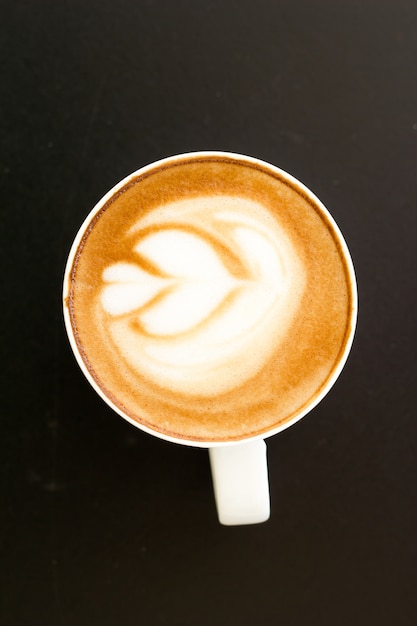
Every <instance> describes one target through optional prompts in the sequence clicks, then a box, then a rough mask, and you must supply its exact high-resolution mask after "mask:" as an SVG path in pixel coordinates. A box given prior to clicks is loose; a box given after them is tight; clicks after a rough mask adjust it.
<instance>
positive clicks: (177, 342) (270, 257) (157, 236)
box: [99, 196, 305, 396]
mask: <svg viewBox="0 0 417 626" xmlns="http://www.w3.org/2000/svg"><path fill="white" fill-rule="evenodd" d="M126 237H128V238H129V241H132V245H131V251H130V252H131V253H130V254H129V256H128V258H126V257H125V256H124V257H123V258H120V259H118V260H116V261H115V262H112V263H111V264H109V265H108V266H107V267H105V269H104V271H103V273H102V287H101V291H100V295H99V306H100V307H101V311H102V319H103V323H104V325H105V335H106V337H108V339H109V341H111V343H112V345H113V348H115V349H116V350H117V352H118V354H119V356H120V358H121V359H122V361H123V362H124V363H125V364H126V366H128V367H129V368H130V369H131V370H133V371H134V372H136V373H137V374H139V375H140V376H141V377H144V378H145V379H148V380H150V381H152V382H153V383H155V384H157V385H158V386H160V387H163V388H166V389H169V390H170V391H173V392H179V393H182V394H191V395H194V396H198V395H203V396H213V395H218V394H219V393H223V392H228V391H230V390H232V389H235V388H237V387H238V386H240V385H241V384H243V383H244V382H245V381H247V380H248V379H250V378H251V377H252V376H254V375H256V373H257V372H258V371H259V370H260V369H261V368H262V366H263V365H264V364H265V363H266V362H267V361H268V360H269V359H270V358H271V356H272V354H273V352H274V351H275V350H276V347H277V345H278V344H279V342H280V341H282V340H283V339H284V338H285V335H286V332H287V330H288V328H289V326H290V325H291V322H292V319H293V317H294V315H295V313H296V312H297V309H298V306H299V303H300V301H301V297H302V293H303V289H304V282H305V278H304V272H303V264H302V261H301V260H300V259H299V258H298V256H297V253H296V251H295V249H294V247H293V245H292V243H291V241H290V239H289V237H288V235H287V234H286V233H285V231H284V229H281V228H280V226H279V223H278V222H277V220H276V219H275V218H273V217H272V216H271V214H270V213H269V212H268V211H267V210H266V209H265V208H264V207H263V206H262V205H261V204H259V203H257V202H255V201H252V200H248V199H245V198H240V197H236V196H206V197H198V198H187V199H184V200H180V201H174V202H171V203H168V204H165V205H163V206H161V207H158V208H155V209H153V210H152V211H150V212H149V213H146V214H145V215H144V216H143V217H141V218H140V219H139V220H138V221H137V222H136V223H135V224H134V226H133V227H129V228H127V232H126Z"/></svg>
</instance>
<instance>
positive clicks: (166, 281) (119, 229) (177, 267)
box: [64, 153, 355, 445]
mask: <svg viewBox="0 0 417 626" xmlns="http://www.w3.org/2000/svg"><path fill="white" fill-rule="evenodd" d="M352 277H353V271H352V269H351V266H350V265H349V260H348V253H347V251H346V250H345V248H344V247H343V242H342V239H341V236H340V234H339V233H338V232H337V227H336V226H335V225H334V223H333V222H332V220H331V218H330V216H329V215H328V213H327V211H326V210H325V209H324V207H323V206H322V205H321V204H320V202H319V201H318V200H317V198H315V197H314V196H313V195H312V194H310V192H308V190H306V189H305V188H304V187H303V186H302V185H300V184H299V183H297V181H295V180H294V179H292V178H291V177H290V176H288V175H286V174H285V173H283V172H281V171H280V170H277V169H276V168H274V167H272V166H270V165H268V164H265V163H262V162H261V161H258V160H254V159H250V158H248V157H240V156H239V155H230V154H227V153H197V154H191V155H183V156H178V157H172V158H170V159H166V160H163V161H160V162H158V163H155V164H153V165H151V166H148V167H147V168H144V169H142V170H140V171H139V172H136V173H135V174H132V175H131V176H130V177H128V178H127V179H125V180H124V181H122V183H120V184H119V185H117V186H116V187H115V188H114V189H113V190H112V191H111V192H109V194H107V196H105V197H104V198H103V200H101V201H100V202H99V203H98V205H97V206H96V207H95V209H94V210H93V211H92V213H91V214H90V216H89V217H88V218H87V220H86V222H85V224H84V226H83V227H82V229H81V230H80V233H79V235H78V236H77V238H76V240H75V242H74V246H73V250H72V253H71V255H70V259H69V262H68V266H67V272H66V278H65V292H64V301H65V305H64V310H65V316H66V324H67V329H68V332H69V336H70V339H71V341H72V346H73V348H74V351H75V354H76V356H77V358H78V361H79V363H80V365H81V367H82V369H83V371H84V373H85V374H86V376H87V378H88V379H89V381H90V382H91V383H92V385H93V386H94V388H95V389H96V391H97V392H98V393H99V394H100V395H101V396H102V397H103V398H104V399H105V400H106V402H108V403H109V404H110V406H112V407H113V408H114V409H115V410H116V411H118V412H119V413H120V414H121V415H123V416H124V417H126V418H127V419H129V420H130V421H132V422H134V423H135V424H136V425H138V426H140V427H141V428H144V429H145V430H148V431H150V432H152V433H156V434H159V435H161V436H162V437H167V438H168V439H173V440H174V441H182V442H184V441H185V442H188V443H191V444H195V445H207V443H208V442H215V443H227V442H231V441H241V440H244V439H247V438H251V437H254V436H263V435H264V434H265V433H269V434H270V433H271V432H276V430H277V429H280V428H282V427H284V426H286V425H288V424H289V423H292V421H295V419H298V417H299V416H301V415H302V414H303V412H305V411H306V410H308V409H309V408H311V406H312V405H313V404H314V403H316V402H317V401H318V400H319V399H320V396H322V395H323V393H325V392H326V391H327V389H328V388H329V387H330V386H331V385H332V384H333V382H334V380H335V379H336V377H337V374H338V372H339V371H340V368H341V363H342V361H343V358H344V355H345V354H347V348H348V347H349V342H350V341H351V337H352V328H353V324H354V319H355V316H354V312H355V291H354V284H353V278H352Z"/></svg>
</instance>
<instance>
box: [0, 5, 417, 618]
mask: <svg viewBox="0 0 417 626" xmlns="http://www.w3.org/2000/svg"><path fill="white" fill-rule="evenodd" d="M0 16H1V17H0V29H1V37H0V53H1V68H2V70H1V83H0V90H1V98H0V138H1V152H0V181H1V205H0V208H1V226H2V236H3V243H2V253H3V254H2V275H3V278H2V292H3V299H2V306H1V314H2V321H1V326H0V327H1V334H2V348H3V355H4V356H3V359H2V361H3V373H2V376H1V382H2V392H1V393H2V410H1V423H2V427H1V444H0V445H1V450H0V454H1V456H0V467H1V476H2V482H1V531H2V535H1V537H2V557H1V562H2V569H1V576H2V581H1V585H0V589H1V601H0V623H1V624H4V625H6V626H25V625H34V626H37V625H42V626H49V625H52V626H91V625H100V626H113V625H114V626H116V625H117V626H133V625H135V626H136V625H137V624H147V625H155V626H159V625H169V626H186V625H193V626H194V625H197V626H206V625H207V626H213V625H215V624H220V625H223V624H225V625H226V624H227V625H228V626H229V625H230V626H234V625H236V626H238V625H239V626H246V625H248V626H249V625H250V626H252V625H254V626H255V625H258V624H260V625H265V626H269V625H272V624H274V625H275V624H279V625H283V626H315V625H320V626H321V625H323V624H324V625H327V624H328V625H332V626H333V625H334V624H337V625H338V626H351V625H352V624H354V625H355V626H365V625H366V626H373V625H378V626H411V625H413V624H415V623H417V621H416V620H417V606H416V592H415V588H416V558H417V539H416V526H417V507H416V489H415V487H416V469H417V463H416V453H415V450H416V440H417V437H416V435H417V427H416V382H415V381H416V348H415V332H414V326H415V325H414V318H415V311H416V307H417V303H416V281H415V276H416V263H415V261H416V256H415V239H416V213H417V212H416V198H417V176H416V163H417V158H416V157H417V150H416V145H417V81H416V76H417V73H416V62H417V37H416V25H417V4H416V3H415V1H414V0H410V1H408V0H395V2H394V1H393V0H350V1H334V0H300V1H299V2H295V1H293V0H269V1H268V0H256V2H255V1H253V2H252V1H249V0H236V1H235V0H215V1H214V0H204V1H203V0H201V1H199V0H194V1H193V0H175V1H172V0H164V1H152V0H148V1H145V0H129V1H128V0H118V2H114V1H113V0H112V1H110V0H101V1H99V0H96V1H92V0H83V1H82V0H72V1H71V0H61V1H59V2H56V1H52V0H33V1H30V2H29V1H28V0H23V1H21V2H17V1H15V0H14V1H11V0H0ZM211 149H214V150H227V151H233V152H240V153H243V154H249V155H252V156H256V157H259V158H261V159H264V160H266V161H269V162H271V163H273V164H275V165H277V166H279V167H281V168H282V169H284V170H286V171H288V172H290V173H291V174H293V175H294V176H296V177H297V178H299V179H300V180H301V181H303V182H304V183H305V184H306V185H307V186H308V187H310V188H311V189H312V190H313V191H314V192H315V193H316V194H317V195H318V196H319V198H321V200H322V201H323V202H324V203H325V205H326V206H327V207H328V208H329V209H330V211H331V213H332V214H333V216H334V217H335V219H336V221H337V222H338V224H339V226H340V227H341V229H342V232H343V233H344V235H345V238H346V240H347V242H348V245H349V247H350V250H351V253H352V257H353V259H354V263H355V267H356V271H357V277H358V285H359V301H360V306H359V324H358V328H357V333H356V338H355V342H354V346H353V350H352V353H351V356H350V358H349V360H348V363H347V365H346V368H345V369H344V371H343V373H342V375H341V377H340V379H339V380H338V382H337V383H336V385H335V386H334V388H333V389H332V390H331V392H330V393H329V395H328V396H327V397H326V399H325V400H323V402H322V403H321V404H320V405H319V406H318V407H317V408H316V409H314V410H313V411H312V412H311V413H310V414H309V416H308V417H305V418H304V419H303V420H301V421H300V422H299V423H297V424H296V425H294V426H293V427H291V428H289V429H287V430H286V431H284V432H283V433H281V434H279V435H277V436H275V437H272V438H270V439H269V441H268V455H269V471H270V486H271V501H272V516H271V519H270V520H269V521H268V522H266V523H265V524H261V525H253V526H242V527H223V526H220V525H219V523H218V521H217V517H216V512H215V507H214V500H213V494H212V485H211V478H210V472H209V465H208V459H207V452H206V451H205V450H200V449H196V448H190V447H187V446H179V445H176V444H172V443H168V442H164V441H161V440H159V439H157V438H153V437H151V436H149V435H147V434H145V433H143V432H142V431H140V430H138V429H136V428H135V427H133V426H131V425H130V424H128V423H127V422H125V421H124V420H123V419H122V418H120V417H118V416H117V415H115V414H114V413H113V412H112V411H111V410H110V409H109V408H108V407H107V406H106V405H105V404H104V403H103V402H102V401H101V400H100V399H99V398H98V396H97V395H96V394H95V392H94V391H93V390H92V389H91V388H90V386H89V384H88V383H87V382H86V380H85V379H84V377H83V375H82V374H81V372H80V371H79V369H78V366H77V365H76V363H75V360H74V358H73V355H72V353H71V351H70V348H69V345H68V342H67V338H66V335H65V331H64V327H63V321H62V314H61V282H62V274H63V268H64V264H65V260H66V256H67V254H68V251H69V247H70V245H71V243H72V240H73V238H74V236H75V233H76V231H77V229H78V227H79V226H80V224H81V222H82V221H83V219H84V217H85V216H86V214H87V213H88V212H89V211H90V209H91V208H92V207H93V205H94V204H95V202H96V201H97V200H98V199H99V198H100V197H101V196H102V195H104V193H105V192H107V190H108V189H110V188H111V187H112V186H113V185H114V184H115V183H116V182H118V181H119V180H120V179H122V178H123V177H125V176H126V175H127V174H129V173H130V172H132V171H134V170H136V169H138V168H139V167H141V166H142V165H145V164H147V163H150V162H152V161H154V160H157V159H159V158H162V157H165V156H169V155H172V154H177V153H181V152H186V151H193V150H211Z"/></svg>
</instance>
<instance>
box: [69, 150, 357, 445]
mask: <svg viewBox="0 0 417 626" xmlns="http://www.w3.org/2000/svg"><path fill="white" fill-rule="evenodd" d="M210 157H213V158H215V157H219V158H227V159H230V160H235V161H236V160H239V161H246V162H247V163H250V164H252V165H258V166H259V167H261V168H262V169H266V170H270V171H272V172H274V173H275V174H277V175H279V176H280V177H281V178H283V179H284V180H285V181H287V182H288V183H289V184H290V185H291V186H292V187H295V188H296V190H297V191H300V192H301V193H302V195H304V196H306V197H307V198H308V199H309V200H310V201H311V202H312V203H313V204H314V205H315V206H316V207H317V208H318V209H319V210H320V211H321V212H322V213H323V214H324V216H325V218H326V221H327V222H328V223H329V225H330V226H331V228H332V230H333V232H334V235H335V237H336V238H337V241H338V243H339V245H340V247H341V250H342V253H343V257H344V261H345V264H346V268H347V272H348V275H349V285H350V290H351V293H350V295H351V306H350V311H351V315H350V327H349V333H348V336H347V338H346V340H345V345H344V349H343V352H342V353H341V355H340V356H339V358H338V362H337V364H336V365H335V367H334V368H333V371H332V373H331V375H330V376H329V377H328V379H327V381H326V383H325V384H324V385H323V387H322V389H321V390H320V392H319V393H318V394H317V395H316V396H315V397H314V398H313V399H312V400H311V402H309V403H308V404H307V405H306V406H305V407H303V409H302V410H300V411H299V412H298V413H297V414H295V415H294V416H293V417H291V418H290V419H288V420H286V421H285V422H283V423H281V424H279V425H278V426H276V427H274V428H272V429H269V430H266V431H265V432H262V433H257V434H255V435H250V436H248V437H242V438H240V439H233V440H231V441H224V440H222V441H211V440H198V441H196V440H193V439H187V438H185V437H174V436H172V435H168V434H166V433H162V432H160V431H158V430H153V429H151V428H149V427H148V426H146V425H144V424H142V423H141V422H138V421H136V420H134V419H133V418H132V417H130V416H129V415H127V414H126V413H124V412H123V410H122V409H121V408H120V407H118V406H117V405H116V404H114V403H113V402H112V401H111V400H110V398H108V396H107V395H106V394H105V393H104V391H103V390H102V389H101V387H100V386H99V385H98V384H97V382H96V381H95V380H94V378H93V377H92V375H91V374H90V372H89V370H88V368H87V366H86V364H85V362H84V360H83V358H82V356H81V353H80V351H79V348H78V345H77V343H76V341H75V337H74V329H73V326H72V323H71V318H70V313H69V306H68V296H69V291H70V289H69V285H70V282H71V281H70V274H71V270H72V267H73V262H74V258H75V255H76V253H77V250H78V247H79V245H80V243H81V241H82V238H83V236H84V234H85V232H86V229H87V227H88V226H89V225H90V223H91V221H92V219H93V218H94V217H95V216H96V215H97V213H98V212H99V211H100V210H101V209H102V207H103V206H104V205H105V204H106V203H107V202H108V201H109V200H110V199H111V198H112V197H113V196H114V194H115V193H117V192H118V191H119V190H120V189H122V188H124V187H125V186H126V185H127V184H128V183H129V182H130V181H131V180H132V179H134V178H136V177H138V176H143V175H144V174H146V173H148V172H151V171H152V170H154V169H157V168H160V167H161V166H164V165H165V164H166V165H168V164H169V165H172V164H173V163H175V162H176V161H184V160H186V159H188V160H194V159H198V158H204V159H206V158H210ZM62 303H63V315H64V323H65V328H66V332H67V336H68V340H69V343H70V345H71V348H72V351H73V353H74V356H75V358H76V361H77V363H78V365H79V367H80V369H81V371H82V372H83V374H84V376H85V377H86V378H87V380H88V382H89V383H90V385H91V386H92V387H93V389H94V390H95V392H96V393H97V394H98V395H99V396H100V397H101V399H102V400H104V402H105V403H106V404H107V405H108V406H109V407H110V408H112V409H113V410H114V411H115V412H116V413H117V414H118V415H120V416H121V417H123V418H124V419H125V420H126V421H127V422H129V423H130V424H132V425H133V426H135V427H136V428H139V429H140V430H142V431H144V432H146V433H148V434H150V435H153V436H155V437H159V438H160V439H163V440H165V441H169V442H172V443H177V444H182V445H187V446H192V447H198V448H212V447H219V446H230V445H239V444H242V443H247V442H250V441H256V440H259V439H266V438H269V437H272V436H273V435H276V434H278V433H280V432H281V431H283V430H286V429H287V428H289V427H290V426H293V425H294V424H295V423H297V422H298V421H300V420H301V419H302V418H303V417H305V416H306V415H307V414H308V413H310V411H312V410H313V409H314V408H315V407H316V406H317V405H318V404H319V403H320V402H321V401H322V400H323V398H324V397H325V396H326V395H327V393H328V392H329V391H330V389H331V388H332V387H333V385H334V384H335V382H336V381H337V379H338V378H339V376H340V374H341V372H342V370H343V368H344V366H345V364H346V361H347V359H348V356H349V353H350V351H351V348H352V343H353V339H354V335H355V330H356V325H357V316H358V289H357V281H356V275H355V269H354V265H353V261H352V257H351V254H350V252H349V248H348V246H347V243H346V241H345V239H344V237H343V235H342V233H341V230H340V228H339V227H338V225H337V223H336V221H335V219H334V218H333V217H332V215H331V214H330V212H329V210H328V209H327V208H326V206H325V205H324V204H323V203H322V201H321V200H320V199H319V198H318V197H317V196H316V195H315V194H314V193H313V192H312V191H311V190H310V189H309V188H308V187H306V185H304V184H303V183H302V182H301V181H299V180H298V179H297V178H295V177H294V176H293V175H292V174H289V173H288V172H286V171H285V170H283V169H281V168H279V167H277V166H275V165H273V164H271V163H268V162H267V161H264V160H262V159H259V158H257V157H252V156H248V155H245V154H241V153H236V152H228V151H221V150H202V151H195V152H184V153H181V154H175V155H172V156H168V157H164V158H162V159H158V160H157V161H154V162H152V163H149V164H147V165H145V166H143V167H140V168H139V169H138V170H136V171H134V172H132V173H131V174H129V175H128V176H125V177H124V178H123V179H122V180H121V181H120V182H118V183H117V184H116V185H114V186H113V187H112V188H111V189H109V191H108V192H107V193H106V194H105V195H104V196H103V197H101V198H100V199H99V200H98V202H97V203H96V204H95V205H94V207H93V208H92V209H91V210H90V211H89V213H88V214H87V216H86V218H85V219H84V220H83V222H82V224H81V226H80V228H79V229H78V232H77V234H76V236H75V238H74V241H73V243H72V245H71V248H70V251H69V254H68V257H67V261H66V265H65V271H64V280H63V291H62Z"/></svg>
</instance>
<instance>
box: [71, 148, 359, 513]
mask: <svg viewBox="0 0 417 626" xmlns="http://www.w3.org/2000/svg"><path fill="white" fill-rule="evenodd" d="M202 156H203V157H207V156H213V157H216V156H220V157H224V156H227V157H228V158H230V159H238V160H240V161H242V160H243V161H246V162H247V163H248V164H252V165H258V166H260V167H261V168H263V169H267V170H269V171H270V172H272V173H274V174H278V175H279V176H280V177H281V179H283V180H285V181H287V182H288V183H289V184H290V185H291V186H292V187H293V188H295V189H296V190H299V191H300V192H301V193H302V194H303V195H304V196H305V197H307V198H309V199H310V201H311V202H312V203H313V204H314V206H315V207H316V208H317V209H318V210H319V211H320V212H322V214H323V215H325V216H326V221H327V223H328V224H330V225H331V228H332V234H333V237H335V238H336V239H337V243H338V246H339V250H341V251H342V254H343V255H344V260H345V264H346V267H347V268H348V273H349V281H350V285H351V311H350V315H351V318H350V332H349V336H348V338H347V341H346V342H345V344H344V348H343V351H342V353H340V354H339V357H338V359H337V362H336V364H335V366H334V368H333V370H332V373H331V376H330V377H329V378H328V379H327V381H326V384H325V385H324V386H323V387H322V388H321V390H320V391H319V393H317V394H316V395H315V396H314V399H313V400H312V401H311V402H310V403H309V404H308V405H307V406H305V405H304V406H303V409H302V410H301V411H300V412H298V413H297V414H296V415H293V416H292V417H291V419H289V420H288V421H285V422H284V423H283V424H281V425H280V426H278V427H276V428H274V429H272V430H270V431H267V432H262V434H261V435H257V436H254V437H248V438H243V439H241V440H239V441H233V442H230V443H226V444H225V443H224V441H218V442H216V441H194V440H188V439H179V438H176V437H171V436H169V435H167V434H165V433H161V432H158V431H157V430H153V429H150V428H149V427H147V426H145V425H143V424H140V423H138V422H137V421H135V420H134V419H132V418H131V417H130V416H129V415H127V414H126V413H124V412H123V411H122V410H121V409H120V407H118V406H116V404H114V403H113V402H112V400H111V399H110V398H109V397H107V395H106V394H105V393H104V392H103V390H102V389H101V387H100V386H99V385H98V384H97V383H96V381H95V379H94V378H93V376H92V375H91V373H90V371H89V369H88V368H87V366H86V363H85V362H84V359H83V357H82V355H81V354H80V350H79V347H78V345H77V342H76V340H75V337H74V329H73V327H72V324H71V319H70V313H69V308H68V294H69V287H70V280H71V270H72V267H73V263H74V258H75V255H76V253H77V250H78V247H79V245H80V242H81V241H82V239H83V237H84V235H85V233H86V230H87V229H88V228H89V227H90V224H91V223H92V220H93V218H94V217H95V216H96V215H97V214H98V213H99V211H100V210H101V209H102V208H103V206H104V205H106V203H107V202H108V201H109V200H110V199H111V198H112V197H113V196H114V194H116V193H117V192H118V191H119V190H120V189H122V188H124V187H125V186H126V184H127V183H129V181H131V180H132V179H133V178H135V177H138V176H141V175H143V174H147V173H151V172H152V170H153V169H154V168H159V167H160V166H161V165H171V164H172V163H173V162H175V161H176V160H181V159H184V158H190V159H198V158H200V157H202ZM63 309H64V319H65V325H66V330H67V333H68V337H69V341H70V344H71V347H72V350H73V352H74V355H75V357H76V359H77V362H78V364H79V366H80V368H81V370H82V371H83V373H84V375H85V376H86V378H87V379H88V381H89V382H90V384H91V385H92V387H93V388H94V389H95V390H96V392H97V393H98V394H99V396H101V398H102V399H103V400H104V401H105V402H106V403H107V404H108V405H109V406H110V407H111V408H113V409H114V410H115V411H116V412H117V413H118V414H119V415H121V416H122V417H123V418H125V419H126V420H127V421H128V422H130V423H131V424H133V425H134V426H136V427H138V428H140V429H142V430H144V431H145V432H147V433H149V434H151V435H154V436H156V437H160V438H162V439H164V440H168V441H172V442H174V443H179V444H183V445H188V446H197V447H201V448H208V450H209V457H210V465H211V471H212V478H213V486H214V494H215V500H216V505H217V512H218V517H219V521H220V522H221V523H222V524H225V525H240V524H255V523H259V522H264V521H266V520H267V519H268V518H269V515H270V497H269V481H268V469H267V457H266V445H265V442H264V439H265V438H267V437H270V436H271V435H275V434H277V433H278V432H280V431H281V430H284V429H285V428H288V427H289V426H291V425H292V424H294V423H295V422H297V421H298V420H299V419H301V418H302V417H304V416H305V415H306V414H307V413H308V412H309V411H311V409H313V408H314V407H315V406H316V405H317V404H318V403H319V402H320V401H321V400H322V399H323V397H324V396H325V395H326V394H327V392H328V391H329V390H330V388H331V387H332V386H333V384H334V383H335V381H336V379H337V378H338V376H339V374H340V373H341V371H342V369H343V366H344V364H345V362H346V359H347V357H348V354H349V351H350V348H351V345H352V341H353V335H354V331H355V326H356V317H357V289H356V281H355V274H354V269H353V264H352V261H351V257H350V254H349V251H348V248H347V246H346V243H345V241H344V239H343V236H342V234H341V232H340V230H339V229H338V227H337V225H336V223H335V222H334V220H333V218H332V217H331V216H330V214H329V213H328V211H327V209H326V208H325V207H324V206H323V204H322V203H321V202H320V200H318V198H317V197H316V196H315V195H314V194H313V193H312V192H311V191H309V190H308V189H307V188H306V187H305V186H304V185H303V184H302V183H300V182H299V181H298V180H296V179H295V178H294V177H293V176H291V175H289V174H287V173H286V172H284V171H282V170H280V169H279V168H276V167H275V166H273V165H270V164H268V163H265V162H263V161H260V160H259V159H255V158H253V157H248V156H244V155H238V154H233V153H225V152H219V151H215V152H214V151H213V152H196V153H188V154H182V155H177V156H173V157H168V158H167V159H163V160H161V161H158V162H156V163H152V164H150V165H148V166H146V167H144V168H141V169H140V170H138V171H136V172H134V173H132V174H131V175H129V176H127V177H126V178H125V179H124V180H122V181H121V182H120V183H119V184H118V185H116V186H115V187H113V188H112V189H111V190H110V191H109V192H108V193H107V194H106V195H105V196H104V197H103V198H102V199H101V200H100V201H99V202H98V203H97V205H96V206H95V207H94V208H93V210H92V211H91V212H90V214H89V215H88V216H87V218H86V220H85V221H84V223H83V224H82V226H81V228H80V230H79V232H78V234H77V236H76V238H75V240H74V243H73V245H72V248H71V251H70V254H69V257H68V261H67V265H66V270H65V277H64V289H63Z"/></svg>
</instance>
